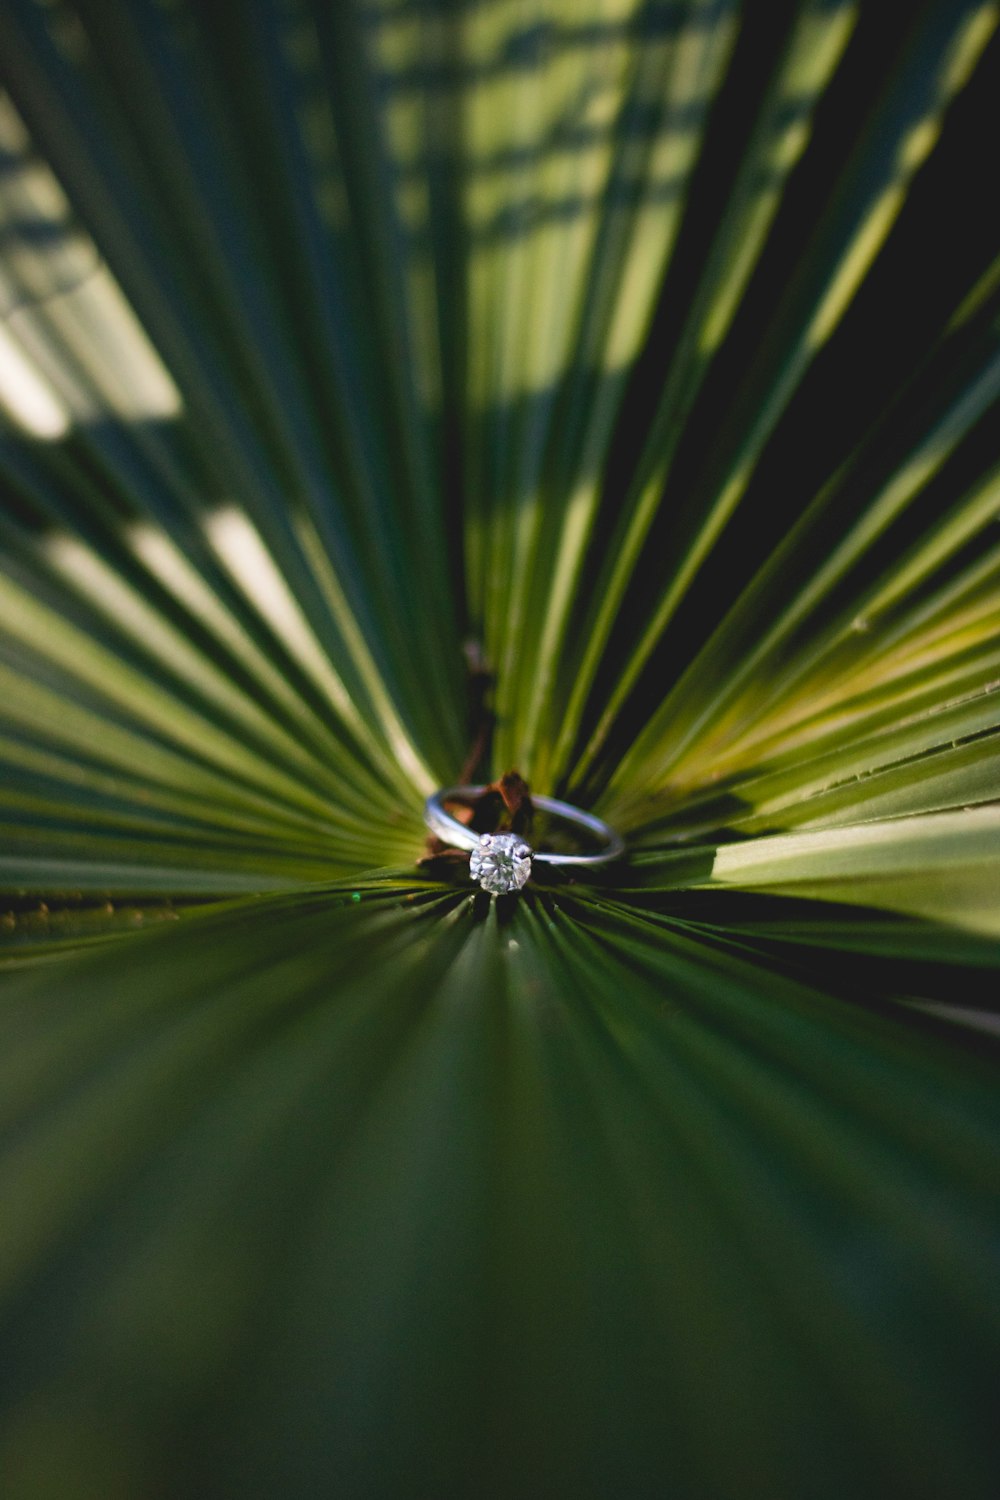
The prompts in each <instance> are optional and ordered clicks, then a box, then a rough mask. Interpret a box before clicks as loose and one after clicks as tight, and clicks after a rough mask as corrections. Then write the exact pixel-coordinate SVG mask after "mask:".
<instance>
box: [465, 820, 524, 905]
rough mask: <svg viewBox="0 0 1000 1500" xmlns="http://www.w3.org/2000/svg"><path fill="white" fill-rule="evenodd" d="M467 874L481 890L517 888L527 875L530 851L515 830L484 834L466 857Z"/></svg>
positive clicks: (498, 891)
mask: <svg viewBox="0 0 1000 1500" xmlns="http://www.w3.org/2000/svg"><path fill="white" fill-rule="evenodd" d="M469 874H470V875H471V876H472V879H473V880H478V881H479V884H480V885H481V886H482V888H483V890H484V891H491V892H492V893H493V895H495V896H504V895H506V894H507V892H508V891H519V890H520V889H521V887H522V885H523V884H524V882H525V881H526V880H527V878H528V876H529V875H530V874H531V850H530V849H529V847H528V845H527V844H526V843H525V842H524V840H523V839H521V838H518V836H517V834H516V833H484V834H483V836H482V838H481V839H480V840H479V848H478V849H473V851H472V854H471V856H470V858H469Z"/></svg>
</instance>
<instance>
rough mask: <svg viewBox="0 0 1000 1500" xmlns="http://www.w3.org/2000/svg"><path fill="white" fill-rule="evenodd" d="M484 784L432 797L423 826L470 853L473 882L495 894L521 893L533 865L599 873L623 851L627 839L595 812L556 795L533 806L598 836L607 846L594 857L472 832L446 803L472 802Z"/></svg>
mask: <svg viewBox="0 0 1000 1500" xmlns="http://www.w3.org/2000/svg"><path fill="white" fill-rule="evenodd" d="M487 790H488V788H487V787H485V786H451V787H444V788H442V790H441V791H439V792H435V793H434V795H433V796H431V797H428V798H427V801H426V803H425V804H424V822H425V823H426V824H427V827H428V828H429V829H430V831H431V833H433V834H434V835H435V837H437V838H439V839H441V840H442V842H443V843H445V844H450V845H451V846H452V847H453V848H455V849H468V850H469V852H470V853H471V854H472V856H473V857H472V860H471V861H470V868H471V870H472V878H473V880H478V881H479V883H480V885H482V887H483V889H484V890H488V891H492V892H493V893H494V894H502V893H503V892H506V891H511V890H519V889H520V887H521V886H522V885H523V884H524V882H525V881H526V880H527V878H528V875H529V874H530V871H531V862H532V861H535V862H536V863H538V864H545V865H574V866H580V865H582V866H584V867H586V868H587V869H595V868H597V867H598V866H600V865H607V864H610V863H611V861H612V860H614V859H618V858H619V856H620V855H622V854H623V853H624V852H625V840H624V839H623V838H622V837H621V835H620V834H618V833H616V832H615V830H614V829H613V828H611V827H609V826H608V824H607V823H604V822H602V821H601V819H600V818H595V817H594V815H593V813H588V812H583V810H582V809H581V808H579V807H573V806H572V805H571V804H570V803H569V802H560V801H559V799H558V798H557V797H537V796H534V795H533V796H532V798H531V801H532V804H533V806H535V807H538V808H541V809H542V811H543V812H547V813H553V814H554V815H555V816H556V817H557V818H561V819H562V820H563V822H564V823H571V824H573V825H574V826H575V827H577V828H585V829H586V830H587V832H588V833H593V834H596V835H597V837H598V838H599V839H601V840H602V842H603V844H604V848H603V849H598V850H596V851H595V852H594V853H593V854H558V853H552V852H549V851H544V850H543V851H541V852H538V853H536V851H535V850H534V849H532V848H531V847H530V846H529V845H528V844H527V843H526V842H525V841H524V839H522V838H521V837H520V836H519V835H517V834H512V833H494V834H491V833H484V834H479V833H474V832H473V830H472V829H471V828H467V827H466V826H465V824H464V823H460V822H459V821H458V819H457V818H453V817H452V815H451V813H449V812H445V809H444V804H445V803H446V802H451V801H469V802H471V801H473V800H474V799H475V798H476V797H479V796H481V795H482V793H483V792H485V791H487Z"/></svg>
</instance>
